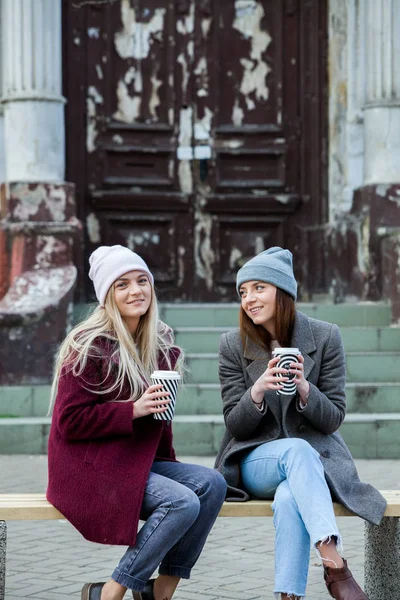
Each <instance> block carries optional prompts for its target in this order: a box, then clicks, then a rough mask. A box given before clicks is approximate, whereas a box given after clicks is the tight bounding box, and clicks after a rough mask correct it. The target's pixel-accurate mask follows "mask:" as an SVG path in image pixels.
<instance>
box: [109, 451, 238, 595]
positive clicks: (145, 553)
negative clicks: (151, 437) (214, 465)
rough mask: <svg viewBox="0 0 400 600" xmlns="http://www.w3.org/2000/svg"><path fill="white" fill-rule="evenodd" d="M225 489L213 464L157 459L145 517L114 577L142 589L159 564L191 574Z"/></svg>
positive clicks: (167, 570) (177, 573) (169, 572)
mask: <svg viewBox="0 0 400 600" xmlns="http://www.w3.org/2000/svg"><path fill="white" fill-rule="evenodd" d="M225 494H226V483H225V479H224V478H223V477H222V475H221V474H220V473H218V472H217V471H214V470H213V469H209V468H207V467H202V466H200V465H191V464H186V463H175V462H166V461H165V462H164V461H159V462H154V463H153V466H152V469H151V471H150V475H149V478H148V480H147V484H146V489H145V492H144V498H143V504H142V509H141V513H140V518H141V519H142V520H143V521H145V523H144V525H143V527H142V528H141V529H140V531H139V533H138V536H137V539H136V544H135V545H134V546H130V547H129V548H128V550H127V551H126V552H125V554H124V556H123V557H122V558H121V560H120V563H119V565H118V567H117V568H116V569H115V570H114V572H113V574H112V578H113V579H114V581H117V582H118V583H120V584H121V585H123V586H125V587H127V588H130V589H132V590H135V591H137V592H142V591H143V589H144V586H145V584H146V582H147V581H148V579H149V578H150V577H151V575H152V573H153V572H154V571H155V569H156V568H157V567H159V573H160V575H173V576H176V577H183V578H184V579H189V577H190V571H191V568H192V567H193V565H194V564H195V562H196V561H197V559H198V557H199V556H200V553H201V551H202V549H203V546H204V544H205V541H206V539H207V536H208V534H209V532H210V530H211V528H212V526H213V524H214V521H215V519H216V518H217V515H218V513H219V510H220V508H221V506H222V504H223V502H224V500H225ZM110 518H111V519H112V515H111V516H110Z"/></svg>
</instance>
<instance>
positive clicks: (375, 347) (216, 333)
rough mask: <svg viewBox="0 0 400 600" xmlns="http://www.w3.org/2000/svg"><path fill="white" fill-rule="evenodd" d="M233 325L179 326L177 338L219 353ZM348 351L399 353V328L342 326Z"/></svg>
mask: <svg viewBox="0 0 400 600" xmlns="http://www.w3.org/2000/svg"><path fill="white" fill-rule="evenodd" d="M229 329H230V327H177V328H176V329H175V330H174V332H175V341H176V343H177V345H178V346H180V347H181V348H184V350H185V351H186V352H192V353H210V352H211V353H212V352H218V348H219V341H220V337H221V335H222V334H223V333H225V332H226V331H229ZM340 332H341V334H342V338H343V343H344V347H345V349H346V351H347V352H357V351H361V352H381V351H384V352H394V351H397V352H400V327H372V326H371V327H345V326H342V327H341V328H340Z"/></svg>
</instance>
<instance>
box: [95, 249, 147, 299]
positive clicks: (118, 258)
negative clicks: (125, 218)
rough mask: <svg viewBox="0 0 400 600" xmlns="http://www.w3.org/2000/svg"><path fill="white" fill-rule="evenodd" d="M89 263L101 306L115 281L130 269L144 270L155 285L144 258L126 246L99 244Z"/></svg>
mask: <svg viewBox="0 0 400 600" xmlns="http://www.w3.org/2000/svg"><path fill="white" fill-rule="evenodd" d="M89 264H90V270H89V277H90V279H91V280H92V281H93V285H94V291H95V292H96V296H97V299H98V301H99V302H100V305H101V306H104V302H105V300H106V296H107V292H108V290H109V289H110V287H111V286H112V284H113V283H114V281H116V280H117V279H118V277H121V275H124V274H125V273H129V271H143V273H146V275H148V276H149V278H150V281H151V284H152V285H154V277H153V275H152V274H151V272H150V269H149V267H148V266H147V265H146V263H145V262H144V260H143V258H141V257H140V256H139V254H136V253H135V252H132V250H129V248H124V246H99V248H97V249H96V250H95V251H94V252H92V254H91V255H90V257H89Z"/></svg>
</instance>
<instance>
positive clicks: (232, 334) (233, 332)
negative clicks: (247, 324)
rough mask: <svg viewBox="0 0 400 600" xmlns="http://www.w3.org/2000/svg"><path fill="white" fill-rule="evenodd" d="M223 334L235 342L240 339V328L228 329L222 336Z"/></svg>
mask: <svg viewBox="0 0 400 600" xmlns="http://www.w3.org/2000/svg"><path fill="white" fill-rule="evenodd" d="M223 336H224V337H225V339H226V340H227V341H228V342H229V343H235V342H236V341H238V340H239V341H240V329H239V327H235V328H234V329H230V330H229V331H226V332H225V333H223V334H222V336H221V337H223Z"/></svg>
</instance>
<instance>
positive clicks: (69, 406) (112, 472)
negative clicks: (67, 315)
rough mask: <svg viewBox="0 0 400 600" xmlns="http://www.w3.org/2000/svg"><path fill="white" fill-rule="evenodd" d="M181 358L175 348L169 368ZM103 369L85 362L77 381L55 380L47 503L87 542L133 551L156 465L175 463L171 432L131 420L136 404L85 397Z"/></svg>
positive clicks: (159, 424)
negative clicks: (56, 388)
mask: <svg viewBox="0 0 400 600" xmlns="http://www.w3.org/2000/svg"><path fill="white" fill-rule="evenodd" d="M178 356H179V349H178V348H176V347H174V348H172V349H171V361H172V365H173V367H174V365H175V364H176V360H177V358H178ZM106 361H107V357H104V358H98V359H90V360H89V361H88V364H87V367H86V369H85V370H84V372H83V373H82V375H81V376H80V377H75V376H74V375H73V374H72V373H71V372H69V373H66V374H63V375H62V376H61V377H60V381H59V385H58V394H57V399H56V402H55V407H54V412H53V419H52V425H51V429H50V437H49V444H48V469H49V483H48V488H47V499H48V501H49V502H51V504H53V505H54V506H55V507H56V508H57V509H58V510H59V511H60V512H61V513H62V514H63V515H64V516H65V517H66V518H67V519H68V520H69V521H70V522H71V523H72V525H74V526H75V527H76V528H77V529H78V531H79V532H80V533H81V534H82V535H83V536H84V537H85V538H86V539H87V540H90V541H92V542H98V543H101V544H117V545H118V544H121V545H124V546H125V545H128V546H131V545H134V544H135V540H136V534H137V529H138V522H139V516H140V510H141V506H142V502H143V495H144V490H145V486H146V482H147V479H148V476H149V472H150V469H151V466H152V464H153V461H154V460H155V459H157V460H172V461H176V457H175V451H174V448H173V446H172V427H170V426H169V425H168V424H167V421H158V420H155V419H154V418H153V417H152V415H149V416H147V417H141V418H139V419H135V420H132V416H133V410H134V405H133V402H110V400H111V399H112V396H108V395H99V394H95V393H93V392H91V391H88V390H87V389H85V387H88V384H96V383H97V384H98V383H99V382H101V381H103V380H104V377H103V376H102V372H104V365H105V364H106ZM159 368H160V369H163V368H168V367H166V366H165V365H163V364H160V365H159ZM85 382H86V383H85ZM114 397H115V393H114ZM125 397H129V394H128V393H127V395H126V396H125Z"/></svg>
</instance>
